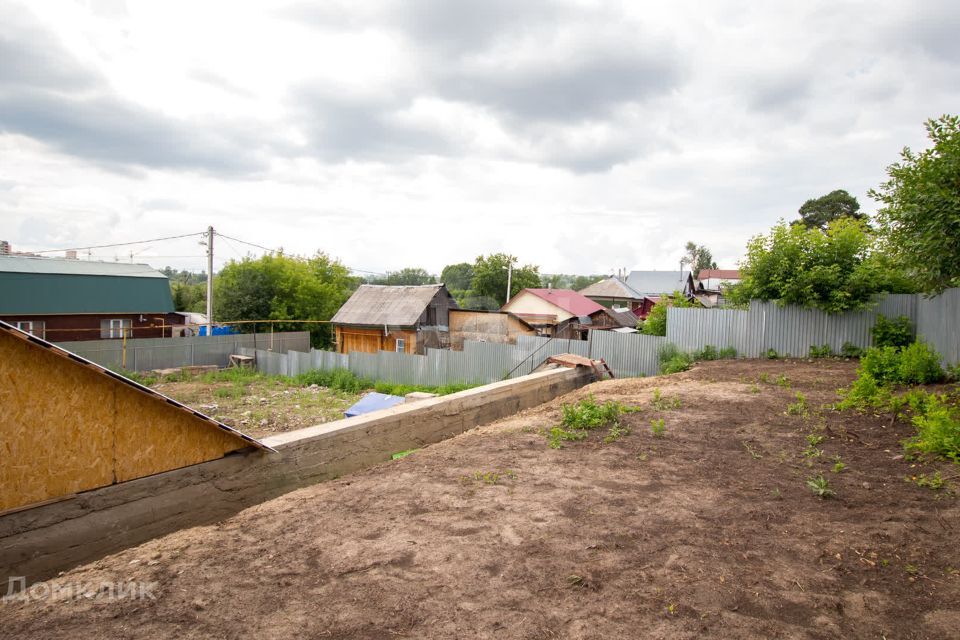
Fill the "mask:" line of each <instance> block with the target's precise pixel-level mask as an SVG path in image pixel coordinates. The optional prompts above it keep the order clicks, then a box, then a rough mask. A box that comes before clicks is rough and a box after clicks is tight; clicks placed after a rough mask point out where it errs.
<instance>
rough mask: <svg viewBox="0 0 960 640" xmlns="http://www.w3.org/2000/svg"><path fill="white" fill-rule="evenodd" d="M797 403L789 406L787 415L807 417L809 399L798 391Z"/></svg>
mask: <svg viewBox="0 0 960 640" xmlns="http://www.w3.org/2000/svg"><path fill="white" fill-rule="evenodd" d="M796 398H797V401H796V402H791V403H790V404H788V405H787V415H791V416H806V415H807V397H806V396H805V395H803V394H802V393H800V392H799V391H797V396H796Z"/></svg>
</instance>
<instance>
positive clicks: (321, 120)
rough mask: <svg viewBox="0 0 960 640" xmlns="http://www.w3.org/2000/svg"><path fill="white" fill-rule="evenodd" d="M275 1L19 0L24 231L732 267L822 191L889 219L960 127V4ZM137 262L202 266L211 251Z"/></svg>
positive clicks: (15, 44) (94, 238) (15, 118)
mask: <svg viewBox="0 0 960 640" xmlns="http://www.w3.org/2000/svg"><path fill="white" fill-rule="evenodd" d="M254 4H255V3H253V2H236V1H232V2H211V1H204V2H196V1H195V0H194V1H192V2H172V1H170V0H164V1H163V2H157V1H156V0H147V1H144V2H139V1H133V0H129V1H124V0H87V1H83V2H70V1H64V2H31V3H29V4H27V3H23V4H20V3H17V2H10V1H9V0H0V239H7V240H9V241H10V242H11V243H12V244H13V245H14V249H21V250H31V249H32V250H40V249H53V248H63V247H73V246H82V245H91V244H105V243H110V242H124V241H130V240H141V239H148V238H155V237H161V236H169V235H177V234H182V233H191V232H194V231H202V230H203V229H205V228H206V226H207V225H213V226H214V227H216V228H217V230H218V231H221V232H223V233H225V234H227V235H229V236H232V237H235V238H239V239H242V240H248V241H250V242H254V243H257V244H261V245H265V246H268V247H271V248H272V247H283V248H284V250H286V251H287V252H291V253H300V254H310V253H313V252H314V251H316V250H322V251H325V252H327V253H329V254H331V255H333V256H336V257H339V258H340V259H341V260H343V262H344V263H345V264H347V265H349V266H351V267H353V268H357V269H366V270H370V271H385V270H396V269H400V268H402V267H406V266H423V267H425V268H427V269H428V270H430V271H432V272H434V273H438V272H439V271H440V269H441V268H442V267H443V266H444V265H445V264H448V263H452V262H460V261H472V260H473V258H475V257H476V256H477V255H479V254H486V253H490V252H497V251H506V252H510V253H513V254H515V255H516V256H518V257H519V259H520V261H521V262H523V263H533V264H538V265H540V266H541V269H542V270H543V271H544V272H548V273H557V272H565V273H609V272H611V271H613V270H615V269H617V268H619V267H627V268H637V269H654V268H659V269H670V268H677V263H678V262H679V259H680V257H681V255H682V253H683V245H684V243H685V242H686V241H687V240H694V241H696V242H698V243H702V244H706V245H707V246H708V247H709V248H710V249H712V250H713V253H714V255H715V257H716V259H717V261H718V262H719V263H720V266H721V267H734V266H736V261H737V260H738V259H739V258H740V257H741V255H742V253H743V249H744V246H745V243H746V241H747V239H748V238H749V237H750V236H752V235H755V234H757V233H761V232H764V231H766V230H767V229H768V228H769V227H770V226H771V225H772V224H774V223H775V222H776V220H777V219H778V218H780V217H785V218H788V219H790V218H792V217H795V216H796V210H797V208H798V207H799V206H800V205H801V204H802V203H803V202H804V200H806V199H807V198H810V197H816V196H820V195H823V194H825V193H827V192H829V191H832V190H833V189H838V188H843V189H847V190H848V191H850V192H851V193H852V194H854V195H855V196H856V197H857V198H858V199H859V200H860V203H861V205H862V207H863V208H864V210H866V211H868V212H873V211H874V210H875V208H876V205H875V203H874V202H873V201H872V200H870V199H869V198H868V197H867V190H868V189H869V188H871V187H874V186H877V185H878V184H879V183H880V182H881V181H882V180H883V179H884V176H885V173H884V169H885V167H886V166H887V165H888V164H890V163H892V162H894V161H896V160H897V158H898V153H899V150H900V149H901V148H902V147H903V146H911V147H913V148H923V147H924V146H925V144H926V139H925V135H924V130H923V126H922V125H923V122H924V121H925V120H926V119H927V118H930V117H936V116H939V115H941V114H943V113H957V112H958V111H960V37H958V34H960V8H958V7H960V5H958V3H957V2H956V1H955V0H943V1H939V2H925V1H923V0H918V1H915V2H882V1H877V0H871V1H869V2H842V1H837V0H829V1H824V2H819V1H807V2H803V3H800V2H794V3H782V2H776V3H760V2H756V1H755V0H751V1H743V2H740V1H732V2H694V1H689V2H683V1H674V2H670V3H641V2H622V3H614V2H610V3H606V2H541V1H538V0H523V1H520V0H465V1H456V0H397V1H396V2H361V1H358V0H351V1H347V2H342V3H337V2H334V1H332V0H325V1H323V2H312V3H296V2H293V3H257V5H258V6H256V7H254V6H253V5H254ZM248 250H250V251H254V252H255V253H256V252H257V250H256V249H251V248H250V247H247V246H244V245H241V244H238V243H232V244H231V243H227V242H223V243H220V244H219V245H218V247H217V251H216V253H217V257H218V260H217V263H218V265H219V264H222V262H223V260H226V259H230V258H236V257H238V256H240V255H243V254H245V253H246V251H248ZM129 251H130V249H128V248H122V249H107V250H98V251H94V252H93V255H94V256H100V257H103V258H107V259H113V258H114V256H115V255H121V256H123V257H124V258H123V259H125V260H129V259H130V258H129ZM133 251H135V252H136V253H137V255H136V257H135V260H136V261H145V262H149V263H150V264H153V265H155V266H163V265H166V264H171V265H174V266H177V267H180V268H188V269H193V270H200V269H202V268H204V265H205V262H204V258H203V257H202V255H203V248H202V247H200V246H199V245H198V244H197V243H196V239H189V240H181V241H167V242H157V243H148V244H146V245H143V246H139V247H134V248H133ZM181 256H182V257H181Z"/></svg>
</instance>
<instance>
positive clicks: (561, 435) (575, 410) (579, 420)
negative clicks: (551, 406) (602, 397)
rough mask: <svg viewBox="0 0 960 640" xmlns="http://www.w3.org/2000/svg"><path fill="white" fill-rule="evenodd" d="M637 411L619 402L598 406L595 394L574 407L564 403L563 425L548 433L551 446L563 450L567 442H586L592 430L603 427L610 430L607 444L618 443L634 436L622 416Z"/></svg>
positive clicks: (553, 428) (608, 402)
mask: <svg viewBox="0 0 960 640" xmlns="http://www.w3.org/2000/svg"><path fill="white" fill-rule="evenodd" d="M636 410H637V409H635V408H630V407H626V406H624V405H623V404H621V403H619V402H613V401H607V402H604V403H602V404H601V403H598V402H597V401H596V400H594V398H593V396H592V395H591V396H588V397H587V398H585V399H583V400H581V401H579V402H576V403H573V404H564V405H563V406H562V407H561V411H562V413H563V418H562V420H561V422H560V424H559V425H558V426H555V427H552V428H551V429H550V430H549V431H547V444H548V445H549V447H550V448H551V449H562V448H563V443H564V442H575V441H577V440H584V439H586V437H587V435H588V433H589V432H590V431H593V430H595V429H601V428H608V432H607V435H606V436H605V437H604V439H603V441H604V442H605V443H610V442H614V441H616V440H618V439H620V438H621V437H623V436H625V435H629V433H630V430H629V429H628V428H627V427H624V426H622V425H621V424H620V417H621V416H622V415H623V414H625V413H631V412H633V411H636Z"/></svg>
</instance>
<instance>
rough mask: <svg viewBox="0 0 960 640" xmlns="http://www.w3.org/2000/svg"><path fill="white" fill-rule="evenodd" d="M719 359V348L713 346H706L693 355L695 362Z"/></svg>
mask: <svg viewBox="0 0 960 640" xmlns="http://www.w3.org/2000/svg"><path fill="white" fill-rule="evenodd" d="M718 357H719V354H718V353H717V348H716V347H715V346H713V345H712V344H708V345H705V346H704V347H703V349H701V350H700V351H697V352H696V353H694V354H693V359H694V360H716V359H717V358H718Z"/></svg>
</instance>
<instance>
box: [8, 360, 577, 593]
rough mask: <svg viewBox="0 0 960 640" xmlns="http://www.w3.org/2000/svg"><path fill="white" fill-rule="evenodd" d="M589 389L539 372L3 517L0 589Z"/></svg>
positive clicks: (573, 372)
mask: <svg viewBox="0 0 960 640" xmlns="http://www.w3.org/2000/svg"><path fill="white" fill-rule="evenodd" d="M591 380H592V372H591V371H589V370H587V369H584V368H582V367H578V368H577V369H557V370H553V371H544V372H541V373H535V374H532V375H529V376H523V377H522V378H516V379H514V380H507V381H504V382H497V383H494V384H489V385H485V386H483V387H477V388H475V389H468V390H466V391H461V392H460V393H456V394H452V395H449V396H444V397H439V398H431V399H427V400H421V401H419V402H416V403H412V404H405V405H398V406H396V407H393V408H390V409H385V410H383V411H377V412H375V413H370V414H366V415H362V416H357V417H354V418H347V419H345V420H338V421H336V422H330V423H327V424H322V425H318V426H315V427H308V428H306V429H300V430H298V431H292V432H290V433H284V434H280V435H277V436H273V437H271V438H267V439H266V440H265V441H264V442H266V443H267V444H269V445H270V446H272V447H274V448H275V449H277V451H278V452H279V454H268V453H265V452H260V451H246V452H242V453H239V454H234V455H229V456H227V457H225V458H221V459H219V460H213V461H211V462H205V463H203V464H198V465H194V466H191V467H185V468H183V469H177V470H174V471H169V472H166V473H160V474H157V475H154V476H150V477H147V478H139V479H137V480H132V481H130V482H124V483H121V484H116V485H112V486H109V487H104V488H102V489H97V490H94V491H89V492H85V493H81V494H78V495H76V496H74V497H72V498H68V499H66V500H62V501H59V502H55V503H51V504H45V505H41V506H38V507H35V508H33V509H26V510H24V511H19V512H15V513H10V514H7V515H5V516H0V588H2V583H3V582H5V578H6V577H7V576H26V578H27V584H29V583H31V582H35V581H37V580H43V579H45V578H47V577H50V576H52V575H55V574H56V573H57V572H59V571H63V570H65V569H68V568H70V567H73V566H76V565H78V564H82V563H85V562H90V561H92V560H96V559H98V558H101V557H103V556H105V555H107V554H110V553H114V552H116V551H119V550H121V549H125V548H127V547H130V546H134V545H137V544H140V543H142V542H145V541H147V540H150V539H151V538H155V537H157V536H161V535H164V534H167V533H170V532H172V531H176V530H178V529H183V528H186V527H192V526H198V525H204V524H210V523H213V522H217V521H219V520H222V519H224V518H226V517H229V516H231V515H233V514H234V513H237V512H238V511H241V510H242V509H245V508H247V507H249V506H252V505H255V504H258V503H260V502H264V501H266V500H269V499H271V498H275V497H276V496H279V495H282V494H284V493H287V492H289V491H293V490H294V489H298V488H300V487H304V486H308V485H311V484H315V483H317V482H322V481H324V480H329V479H331V478H335V477H338V476H342V475H344V474H347V473H350V472H352V471H357V470H359V469H364V468H366V467H369V466H372V465H374V464H377V463H379V462H384V461H387V460H389V459H390V456H391V455H392V454H393V453H396V452H398V451H404V450H407V449H414V448H417V447H422V446H424V445H427V444H431V443H434V442H439V441H441V440H444V439H446V438H449V437H451V436H454V435H457V434H459V433H462V432H464V431H466V430H468V429H471V428H473V427H475V426H478V425H482V424H487V423H490V422H493V421H495V420H498V419H500V418H503V417H505V416H508V415H512V414H514V413H516V412H518V411H521V410H523V409H526V408H529V407H533V406H536V405H538V404H542V403H544V402H547V401H549V400H552V399H553V398H556V397H557V396H560V395H562V394H565V393H568V392H569V391H572V390H574V389H577V388H579V387H581V386H583V385H585V384H587V383H588V382H590V381H591Z"/></svg>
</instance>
